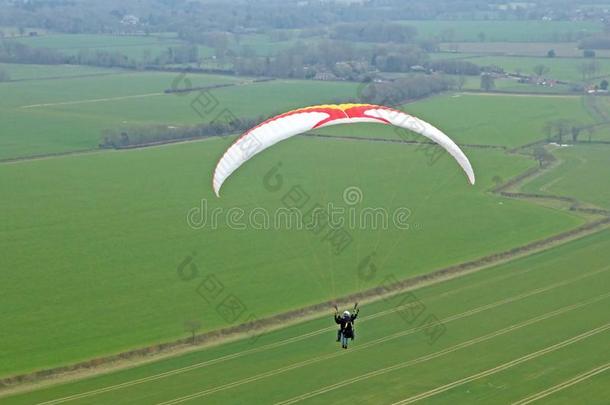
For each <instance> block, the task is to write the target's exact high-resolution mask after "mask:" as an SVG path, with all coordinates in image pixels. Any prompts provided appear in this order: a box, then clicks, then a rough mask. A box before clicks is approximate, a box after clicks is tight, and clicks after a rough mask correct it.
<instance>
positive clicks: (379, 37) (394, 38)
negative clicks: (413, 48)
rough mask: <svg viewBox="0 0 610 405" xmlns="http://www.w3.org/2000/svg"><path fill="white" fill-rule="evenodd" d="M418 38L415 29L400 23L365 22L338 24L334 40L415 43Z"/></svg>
mask: <svg viewBox="0 0 610 405" xmlns="http://www.w3.org/2000/svg"><path fill="white" fill-rule="evenodd" d="M416 36H417V30H416V29H415V28H414V27H411V26H410V25H406V24H400V23H382V22H363V23H349V24H338V25H336V26H335V27H334V29H333V32H332V34H331V37H332V38H333V39H339V40H345V41H356V42H384V43H388V42H394V43H401V44H403V43H408V42H413V41H414V40H415V37H416Z"/></svg>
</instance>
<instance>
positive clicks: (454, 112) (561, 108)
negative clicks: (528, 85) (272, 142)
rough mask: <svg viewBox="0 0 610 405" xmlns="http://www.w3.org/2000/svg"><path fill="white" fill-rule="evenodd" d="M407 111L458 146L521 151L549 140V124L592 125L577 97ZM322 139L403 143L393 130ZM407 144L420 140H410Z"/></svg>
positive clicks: (359, 130) (451, 97)
mask: <svg viewBox="0 0 610 405" xmlns="http://www.w3.org/2000/svg"><path fill="white" fill-rule="evenodd" d="M403 110H404V111H406V112H409V113H412V114H414V115H416V116H418V117H421V118H423V119H425V120H428V121H429V122H434V124H435V125H436V126H438V127H439V128H441V129H442V130H443V131H445V132H446V133H447V134H451V136H452V137H453V138H454V139H456V140H457V141H458V142H460V143H465V144H483V145H497V146H507V147H517V146H521V145H524V144H527V143H530V142H534V141H536V140H540V139H545V138H546V135H545V134H544V131H543V128H544V125H545V123H546V122H547V121H550V120H553V119H556V118H557V117H562V118H565V119H572V120H576V121H580V122H582V123H591V122H593V119H592V118H591V117H590V115H589V113H588V112H587V111H586V109H585V108H584V107H583V105H582V98H581V97H577V96H576V97H575V96H557V97H544V96H540V97H536V96H528V97H523V96H519V95H510V94H506V95H505V94H491V95H490V94H460V93H457V94H448V95H442V96H437V97H433V98H428V99H426V100H422V101H418V102H415V103H412V104H407V105H405V106H403ZM317 132H319V133H324V134H339V135H349V136H359V137H376V136H381V137H384V138H387V139H399V137H398V135H397V133H396V132H395V130H394V129H393V128H389V127H388V128H383V127H382V128H379V126H377V125H374V124H371V125H362V126H359V127H356V128H351V127H330V128H324V129H321V130H318V131H317ZM408 139H420V138H415V137H409V138H408Z"/></svg>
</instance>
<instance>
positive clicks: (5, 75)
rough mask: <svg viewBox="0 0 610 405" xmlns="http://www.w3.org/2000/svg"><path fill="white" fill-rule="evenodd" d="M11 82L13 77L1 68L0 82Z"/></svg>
mask: <svg viewBox="0 0 610 405" xmlns="http://www.w3.org/2000/svg"><path fill="white" fill-rule="evenodd" d="M9 80H11V75H10V73H9V72H8V70H6V69H3V68H1V67H0V82H8V81H9Z"/></svg>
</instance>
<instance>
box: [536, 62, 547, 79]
mask: <svg viewBox="0 0 610 405" xmlns="http://www.w3.org/2000/svg"><path fill="white" fill-rule="evenodd" d="M550 71H551V69H550V68H549V67H548V66H546V65H542V64H540V65H536V66H534V73H536V75H537V76H544V75H546V74H547V73H549V72H550Z"/></svg>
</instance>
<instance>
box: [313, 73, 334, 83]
mask: <svg viewBox="0 0 610 405" xmlns="http://www.w3.org/2000/svg"><path fill="white" fill-rule="evenodd" d="M313 79H314V80H324V81H327V80H337V76H335V75H334V74H333V73H332V72H318V73H316V75H315V76H314V77H313Z"/></svg>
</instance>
